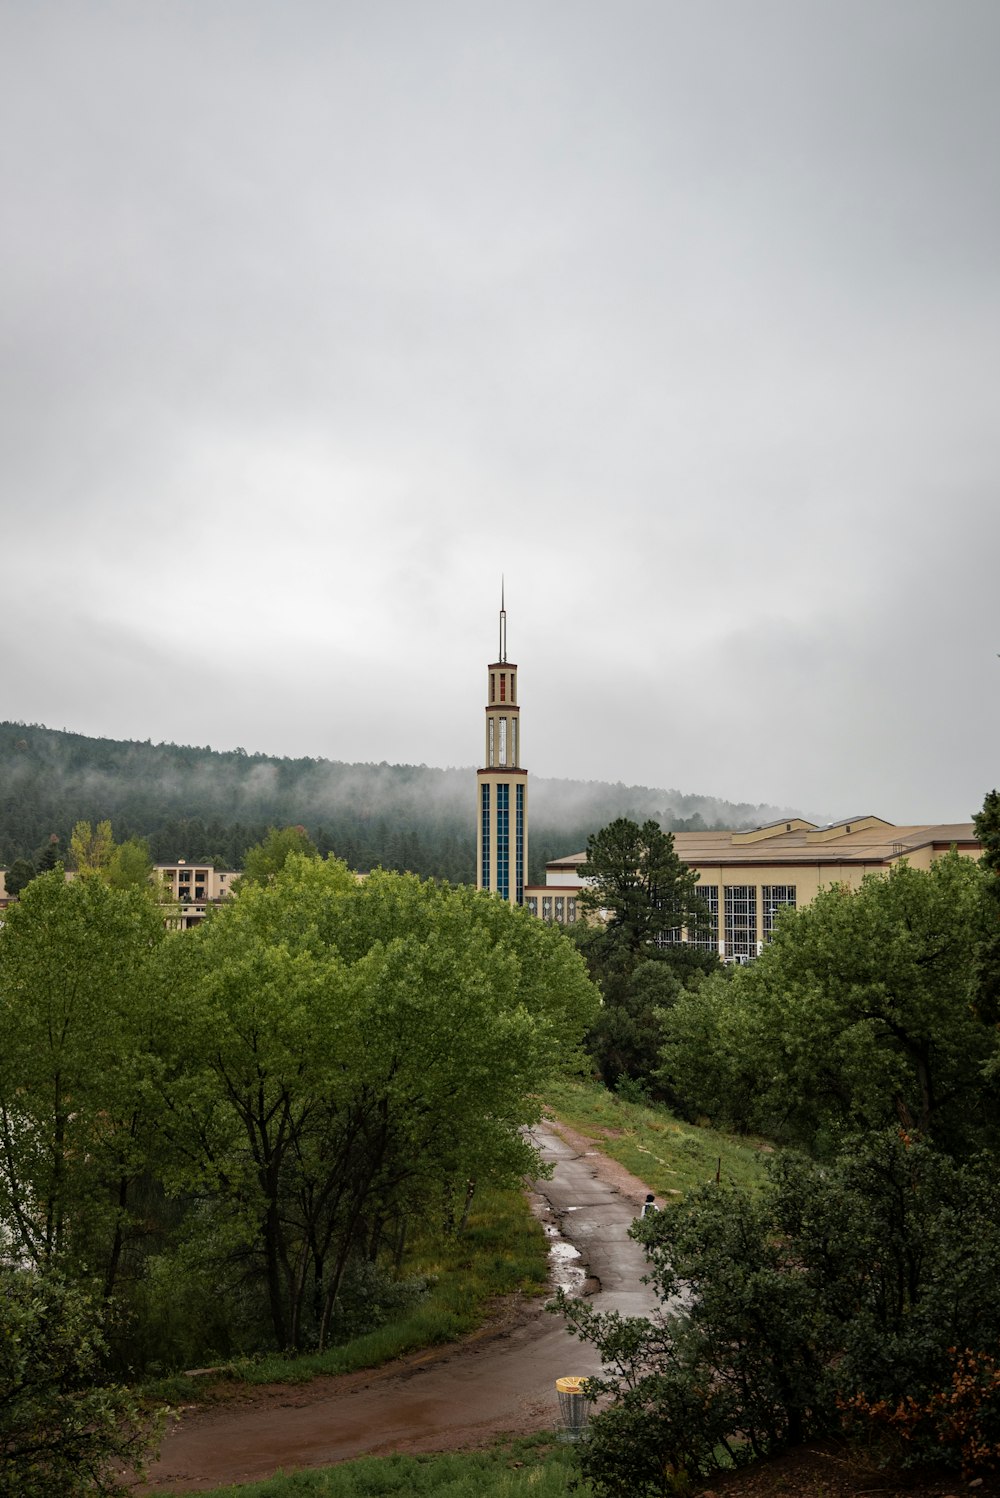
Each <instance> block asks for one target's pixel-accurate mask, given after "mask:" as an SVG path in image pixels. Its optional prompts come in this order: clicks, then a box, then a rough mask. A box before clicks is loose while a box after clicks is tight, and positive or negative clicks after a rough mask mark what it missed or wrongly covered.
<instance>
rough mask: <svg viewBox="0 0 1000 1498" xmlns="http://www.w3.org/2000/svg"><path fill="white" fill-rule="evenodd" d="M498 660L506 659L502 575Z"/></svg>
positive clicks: (501, 580)
mask: <svg viewBox="0 0 1000 1498" xmlns="http://www.w3.org/2000/svg"><path fill="white" fill-rule="evenodd" d="M500 659H501V660H502V661H505V660H506V659H507V610H506V609H505V608H504V602H503V573H502V572H501V574H500Z"/></svg>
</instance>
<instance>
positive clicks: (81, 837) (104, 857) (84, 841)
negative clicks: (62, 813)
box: [69, 821, 115, 874]
mask: <svg viewBox="0 0 1000 1498" xmlns="http://www.w3.org/2000/svg"><path fill="white" fill-rule="evenodd" d="M114 845H115V841H114V837H113V835H112V832H111V823H110V822H108V821H103V822H98V824H97V826H96V828H94V827H92V826H91V825H90V823H89V822H77V823H76V824H75V826H74V828H73V832H72V834H71V836H70V840H69V849H70V859H71V861H72V865H73V868H74V869H76V871H77V873H79V874H101V873H103V872H104V871H105V870H106V869H107V867H108V864H109V863H110V861H111V854H112V851H113V849H114Z"/></svg>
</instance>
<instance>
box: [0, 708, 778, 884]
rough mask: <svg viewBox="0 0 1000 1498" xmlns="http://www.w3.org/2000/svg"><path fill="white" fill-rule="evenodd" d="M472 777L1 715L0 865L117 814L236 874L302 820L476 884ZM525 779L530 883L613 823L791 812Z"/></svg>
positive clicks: (358, 865)
mask: <svg viewBox="0 0 1000 1498" xmlns="http://www.w3.org/2000/svg"><path fill="white" fill-rule="evenodd" d="M473 776H474V770H473V768H472V767H468V768H460V769H447V770H438V769H431V768H428V766H426V765H389V764H377V765H376V764H343V763H340V762H338V761H336V760H327V759H310V758H305V759H287V758H285V759H278V758H274V757H272V756H269V755H264V754H248V753H246V751H245V750H243V749H236V750H231V751H227V752H222V753H220V752H218V751H216V750H213V749H211V748H209V747H207V746H206V747H204V748H194V747H189V746H185V745H179V744H153V743H150V742H149V741H147V742H145V743H137V742H128V741H124V742H123V741H118V740H115V739H95V738H87V737H85V736H84V735H83V734H77V733H67V732H64V731H60V730H57V729H51V728H44V727H41V726H39V725H35V724H31V725H28V724H24V723H0V866H4V865H9V864H10V863H11V862H12V861H13V860H14V859H15V858H32V857H35V856H37V855H38V854H39V853H40V852H41V851H42V850H43V849H44V848H45V847H46V846H47V845H48V844H49V843H50V841H51V839H52V838H53V837H56V838H58V840H59V846H60V848H62V849H65V848H66V847H67V846H68V842H69V834H70V832H71V830H72V828H73V824H74V823H75V822H77V821H79V820H87V821H91V822H94V823H96V822H98V821H101V820H103V819H105V818H109V819H110V820H111V821H112V823H113V825H114V832H115V836H116V838H118V839H124V838H130V837H144V838H146V839H147V840H148V842H149V848H150V852H151V853H152V856H153V858H154V860H156V861H157V862H165V861H172V860H174V859H177V858H186V859H190V860H194V859H197V860H199V861H202V862H211V863H214V864H216V865H217V866H222V867H228V868H239V867H241V866H242V862H243V855H244V853H245V851H246V849H247V848H249V847H252V846H253V845H254V844H255V843H257V842H259V841H260V839H261V837H262V836H263V834H264V832H265V831H266V829H267V828H268V827H269V826H286V825H289V824H301V825H302V826H304V827H305V829H306V831H307V832H308V833H309V835H310V837H311V838H312V840H313V841H314V842H315V844H316V846H317V847H318V848H319V850H320V852H321V853H324V854H325V853H327V852H330V851H333V852H336V853H337V855H338V856H339V857H341V858H343V859H344V860H345V861H346V862H347V863H348V864H349V865H350V866H351V867H352V868H355V869H370V868H374V867H375V866H376V865H378V864H381V865H382V866H383V867H385V868H390V869H407V870H410V871H411V872H413V873H416V874H420V875H422V876H424V877H429V876H436V877H439V878H445V879H451V880H453V881H456V882H462V883H471V882H472V881H473V880H474V879H475V869H474V864H473V843H474V838H475V794H474V779H473ZM530 787H531V789H530V797H531V800H530V808H531V839H530V844H529V850H530V854H531V877H532V879H533V880H541V878H542V877H543V870H544V866H545V863H546V861H547V860H548V859H550V858H555V857H558V856H559V855H561V854H565V853H574V852H579V851H580V850H582V849H583V848H584V847H585V845H586V842H587V837H588V835H589V834H590V833H591V832H595V831H596V830H597V829H598V828H600V827H602V826H604V825H605V823H607V822H609V821H611V820H613V819H614V818H615V817H620V816H630V817H633V818H635V819H637V820H645V819H646V818H648V817H653V818H655V819H656V820H658V821H660V822H661V823H662V824H663V825H664V826H665V827H667V828H679V827H699V826H702V825H706V826H729V827H734V826H741V825H756V824H757V823H759V822H761V821H766V820H769V819H770V818H771V817H777V816H780V815H783V814H784V811H785V808H778V807H770V806H750V805H747V804H734V803H731V802H727V801H719V800H715V799H713V798H711V797H707V796H700V795H683V794H682V793H681V792H680V791H675V790H662V789H656V788H650V787H647V786H625V785H621V784H617V785H610V784H607V783H605V782H603V781H589V782H580V781H569V780H543V779H539V778H536V777H534V776H532V778H531V781H530Z"/></svg>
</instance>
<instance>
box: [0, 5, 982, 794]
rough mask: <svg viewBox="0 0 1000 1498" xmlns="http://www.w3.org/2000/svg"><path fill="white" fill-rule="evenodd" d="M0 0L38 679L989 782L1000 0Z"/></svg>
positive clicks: (5, 263)
mask: <svg viewBox="0 0 1000 1498" xmlns="http://www.w3.org/2000/svg"><path fill="white" fill-rule="evenodd" d="M0 21H2V26H0V33H2V37H3V40H2V47H0V127H2V128H0V193H2V197H0V203H2V208H0V214H2V217H0V459H2V468H0V484H2V497H0V512H2V513H0V522H2V528H0V548H2V559H3V560H2V571H0V577H2V581H3V592H2V598H3V645H2V654H0V718H7V719H16V720H23V721H25V722H29V723H30V722H36V723H45V724H47V725H48V726H49V727H52V728H68V729H72V730H75V731H78V732H82V733H86V734H94V735H105V736H110V737H114V738H134V739H147V738H150V739H152V740H153V741H154V742H155V741H159V740H168V741H174V742H176V743H194V744H210V745H211V746H212V747H213V748H216V749H230V748H233V747H235V746H236V745H243V746H244V747H245V748H247V749H248V750H249V751H251V752H253V751H255V750H260V751H263V752H265V753H269V754H270V753H273V754H288V755H295V756H297V755H305V754H308V755H315V756H323V757H328V758H332V759H341V760H375V761H379V760H388V761H390V762H409V763H426V764H430V765H463V764H468V765H473V764H478V763H480V762H481V758H482V754H483V746H482V720H483V705H484V703H485V687H486V672H485V666H486V663H487V662H488V661H489V660H492V659H493V658H494V657H495V653H496V649H497V613H498V608H499V600H500V579H501V574H504V575H505V577H506V601H507V613H508V646H509V655H510V657H511V659H513V660H516V661H517V662H518V663H519V666H520V687H521V702H522V742H523V757H524V762H525V763H526V764H527V766H528V768H529V770H533V771H536V772H538V773H539V774H542V775H546V776H567V777H571V778H574V779H608V780H616V781H617V780H622V781H625V782H626V783H637V784H646V785H657V786H667V787H678V788H680V789H681V790H684V791H689V792H700V793H704V794H708V795H717V796H723V797H727V798H730V799H733V800H737V799H738V800H748V801H752V802H770V803H778V804H781V805H783V806H784V805H787V806H794V807H796V808H798V809H800V810H802V811H804V812H806V813H808V814H812V815H828V816H831V817H834V816H841V815H858V814H861V813H864V812H875V813H877V814H879V815H881V816H884V817H887V818H889V819H891V820H893V821H896V822H901V823H905V822H911V821H915V822H919V821H945V820H965V819H967V818H968V817H969V816H970V815H971V813H972V812H973V811H974V810H975V809H977V808H978V807H979V806H980V805H981V804H982V800H983V796H984V793H985V792H986V791H987V790H989V789H990V788H991V787H992V786H994V785H995V784H997V783H1000V660H998V658H997V652H998V651H1000V588H998V583H997V562H998V555H1000V545H998V542H1000V420H998V406H1000V368H998V361H1000V88H998V86H997V59H998V57H1000V5H997V4H996V0H938V3H927V0H815V3H811V0H752V3H751V0H685V3H680V0H614V3H612V0H603V3H595V0H503V3H502V4H501V3H497V0H489V3H486V0H454V3H445V0H398V3H387V0H364V3H363V4H347V3H338V0H316V3H309V0H282V3H281V4H278V3H277V0H274V3H269V4H262V3H256V4H255V3H248V0H242V3H237V0H232V3H222V0H188V3H185V0H129V3H123V0H108V3H101V0H92V3H89V4H79V3H70V0H65V3H56V4H49V3H46V0H4V3H2V4H0ZM471 795H472V791H471V789H470V796H471Z"/></svg>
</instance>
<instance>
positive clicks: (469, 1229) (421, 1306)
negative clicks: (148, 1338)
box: [150, 1189, 549, 1402]
mask: <svg viewBox="0 0 1000 1498" xmlns="http://www.w3.org/2000/svg"><path fill="white" fill-rule="evenodd" d="M404 1272H405V1273H406V1274H408V1275H424V1276H427V1278H428V1279H429V1281H430V1288H429V1290H428V1292H427V1294H426V1296H424V1297H423V1298H422V1299H421V1300H420V1301H419V1302H418V1304H416V1305H415V1306H413V1308H412V1309H411V1310H410V1311H408V1312H407V1313H406V1314H405V1315H403V1316H402V1317H400V1319H399V1320H397V1321H393V1322H390V1323H388V1324H387V1325H385V1326H381V1327H379V1328H378V1330H376V1331H372V1332H369V1333H368V1334H367V1335H366V1336H362V1337H357V1338H355V1339H354V1340H353V1341H351V1342H346V1343H344V1344H343V1345H342V1346H339V1347H332V1348H330V1349H329V1350H328V1351H327V1352H323V1353H313V1354H305V1355H302V1356H299V1357H281V1356H279V1355H278V1354H272V1355H265V1356H261V1357H255V1358H240V1359H236V1360H234V1361H233V1362H231V1363H227V1364H225V1365H224V1366H223V1367H222V1368H221V1369H219V1371H218V1375H217V1376H218V1377H219V1378H222V1379H228V1380H235V1381H237V1382H240V1383H248V1384H264V1383H305V1382H306V1381H307V1380H308V1379H310V1378H314V1377H315V1376H316V1375H317V1374H330V1373H353V1372H355V1371H357V1370H358V1369H361V1368H377V1367H379V1366H381V1364H383V1363H388V1362H391V1360H392V1359H393V1358H397V1357H401V1356H402V1355H403V1354H404V1353H408V1352H415V1351H418V1350H419V1349H421V1348H424V1347H436V1346H438V1345H440V1344H441V1343H444V1342H453V1341H455V1340H456V1338H458V1337H463V1336H465V1335H467V1334H468V1333H469V1332H473V1331H475V1330H476V1329H477V1328H478V1327H479V1326H481V1325H482V1324H483V1322H484V1321H486V1320H487V1318H488V1316H489V1313H490V1310H491V1309H492V1307H493V1306H494V1304H495V1302H496V1300H497V1299H498V1297H501V1296H506V1295H514V1294H517V1293H520V1294H523V1295H545V1294H547V1293H548V1288H549V1284H548V1243H547V1240H546V1238H545V1234H544V1232H543V1230H542V1228H541V1226H540V1224H539V1223H538V1222H537V1221H536V1219H535V1218H534V1217H533V1216H532V1214H531V1212H530V1211H529V1209H528V1206H527V1204H526V1202H525V1200H524V1197H523V1194H522V1193H521V1192H520V1191H500V1190H490V1189H484V1190H482V1191H481V1192H480V1193H478V1194H477V1196H476V1202H475V1210H474V1211H472V1212H471V1213H470V1215H469V1221H468V1224H467V1226H466V1228H465V1231H464V1232H463V1233H461V1234H460V1235H459V1236H458V1237H445V1236H442V1235H436V1236H434V1237H431V1236H429V1235H425V1236H424V1237H421V1236H420V1235H415V1242H414V1245H413V1249H412V1252H411V1253H410V1254H408V1255H407V1260H406V1264H405V1266H404ZM208 1388H210V1383H209V1382H208V1381H207V1380H204V1379H201V1380H191V1379H185V1380H184V1381H183V1385H181V1386H178V1384H177V1380H171V1381H170V1383H169V1388H168V1387H167V1386H166V1385H165V1386H164V1387H163V1388H162V1389H161V1388H160V1386H159V1385H157V1386H155V1388H153V1389H151V1390H150V1393H151V1394H157V1395H161V1396H169V1397H170V1398H171V1400H172V1401H174V1402H177V1401H179V1400H180V1399H182V1398H184V1399H190V1398H192V1397H194V1398H198V1397H199V1394H204V1393H206V1392H207V1389H208Z"/></svg>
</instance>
